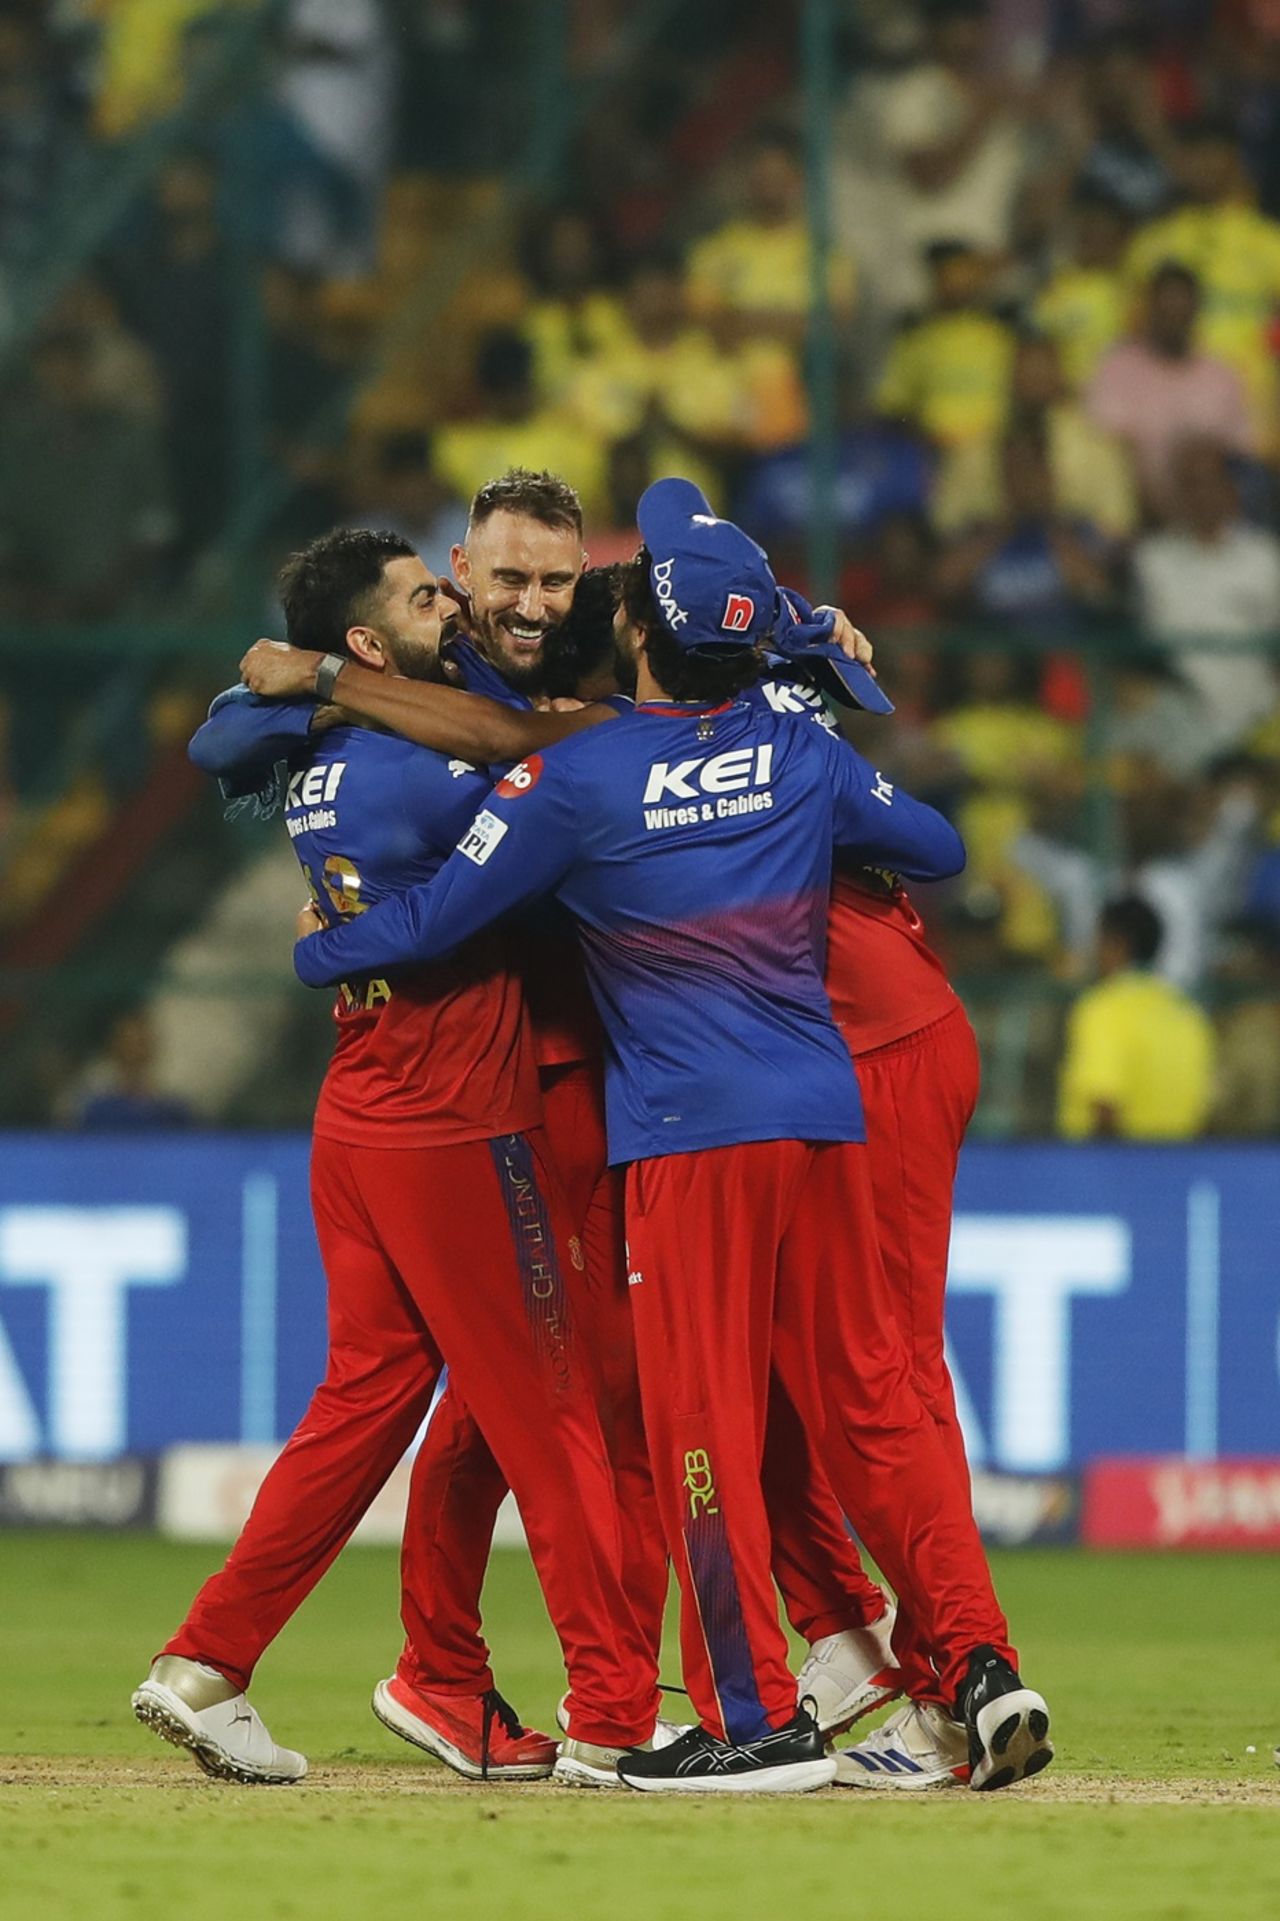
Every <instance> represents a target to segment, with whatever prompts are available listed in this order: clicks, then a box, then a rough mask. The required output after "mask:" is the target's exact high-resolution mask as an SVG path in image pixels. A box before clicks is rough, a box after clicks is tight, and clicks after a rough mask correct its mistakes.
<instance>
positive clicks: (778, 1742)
mask: <svg viewBox="0 0 1280 1921" xmlns="http://www.w3.org/2000/svg"><path fill="white" fill-rule="evenodd" d="M618 1778H619V1779H620V1780H621V1781H623V1782H625V1784H626V1785H627V1787H629V1788H640V1789H641V1790H643V1791H644V1792H645V1793H646V1794H809V1793H811V1792H812V1790H813V1789H814V1788H825V1787H827V1786H829V1785H830V1783H831V1782H832V1781H834V1780H835V1778H836V1764H835V1760H834V1757H833V1756H831V1755H829V1754H827V1753H825V1752H824V1750H823V1742H822V1736H821V1734H820V1733H819V1732H818V1724H817V1722H816V1721H815V1720H814V1718H813V1716H812V1715H811V1714H810V1713H809V1711H808V1709H807V1708H803V1707H802V1708H800V1709H799V1711H798V1712H797V1713H796V1714H795V1715H793V1716H792V1718H791V1720H790V1721H788V1722H787V1724H786V1726H785V1727H781V1728H775V1729H774V1730H773V1732H772V1734H766V1735H763V1736H762V1737H761V1739H760V1740H758V1741H744V1742H742V1743H741V1745H738V1744H737V1743H735V1742H733V1741H718V1740H717V1739H716V1737H715V1735H714V1734H708V1733H707V1731H706V1729H705V1728H698V1727H694V1728H690V1729H689V1732H688V1733H687V1734H682V1735H681V1737H680V1739H679V1740H678V1741H673V1742H672V1743H671V1745H670V1746H669V1747H665V1748H629V1749H628V1750H627V1752H626V1753H625V1754H624V1755H623V1757H622V1759H621V1760H620V1761H619V1762H618Z"/></svg>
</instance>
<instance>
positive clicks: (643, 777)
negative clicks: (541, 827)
mask: <svg viewBox="0 0 1280 1921" xmlns="http://www.w3.org/2000/svg"><path fill="white" fill-rule="evenodd" d="M807 732H808V730H801V729H798V728H796V727H795V726H794V725H792V724H791V723H790V722H789V721H786V720H783V719H782V718H780V717H779V716H776V715H771V714H767V713H760V712H758V711H753V709H752V708H750V707H749V706H747V705H746V704H745V703H743V702H732V703H728V704H726V705H725V706H724V707H721V708H716V709H710V710H708V709H705V708H703V709H693V710H691V709H687V708H678V707H673V706H667V705H665V704H654V703H650V704H646V705H643V706H641V707H638V708H637V709H636V710H635V712H634V713H633V714H630V715H627V716H625V717H623V718H622V719H621V720H619V721H617V722H615V723H611V724H610V725H608V726H605V727H601V728H598V729H596V730H594V732H593V733H592V734H591V735H580V736H578V737H577V738H576V739H575V740H574V741H572V742H570V743H567V744H566V745H565V746H564V747H561V748H560V749H557V750H556V753H555V756H554V757H548V762H547V765H548V767H549V768H550V766H551V764H552V760H553V759H554V763H555V768H556V771H557V773H559V772H560V770H561V769H563V771H564V773H565V774H566V775H567V776H568V782H567V787H566V792H567V794H568V795H569V796H570V797H571V804H572V806H573V807H574V809H575V810H576V817H577V828H578V834H577V840H578V858H577V860H576V862H575V866H574V869H573V872H572V873H571V875H570V876H569V878H568V879H567V880H566V882H565V883H564V885H563V886H562V887H561V889H560V897H561V899H562V900H564V901H565V903H566V904H567V905H568V906H569V907H570V908H571V910H572V911H573V913H574V914H575V916H576V917H577V918H578V921H579V925H580V931H581V938H582V942H583V948H584V951H585V955H586V961H587V970H588V974H589V977H590V980H591V985H592V990H593V992H594V994H595V996H596V1000H597V1004H598V1006H599V1008H600V1011H601V1014H602V1016H603V1018H604V1022H605V1027H606V1030H607V1032H608V1034H609V1040H610V1069H611V1071H610V1075H609V1135H610V1152H611V1157H612V1158H613V1159H615V1160H627V1159H635V1158H638V1157H642V1156H650V1155H654V1154H668V1153H676V1152H685V1151H689V1150H691V1149H695V1148H699V1147H706V1146H721V1145H728V1144H730V1143H733V1142H737V1141H744V1140H761V1139H788V1138H796V1139H811V1140H857V1139H861V1138H862V1114H861V1104H860V1101H859V1098H858V1091H857V1083H856V1081H855V1079H854V1076H853V1073H852V1070H851V1066H850V1062H849V1055H848V1051H847V1049H846V1048H845V1047H844V1045H843V1043H842V1042H841V1040H840V1037H839V1035H838V1034H837V1032H836V1029H835V1027H834V1025H833V1023H832V1019H831V1011H830V1005H829V1003H828V1000H827V996H826V993H825V990H824V988H823V985H822V977H821V966H822V948H823V938H824V926H825V919H826V912H827V898H828V889H829V885H830V871H831V842H832V819H833V801H832V792H831V784H830V777H829V772H828V767H829V762H828V760H827V757H826V756H825V755H824V754H822V753H815V752H812V751H811V750H810V747H809V743H808V740H807ZM537 772H538V770H535V778H536V777H537ZM515 778H516V779H517V780H518V779H519V778H520V773H519V770H517V775H516V776H515ZM499 792H500V793H501V792H502V789H501V787H500V788H499Z"/></svg>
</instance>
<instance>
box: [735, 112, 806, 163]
mask: <svg viewBox="0 0 1280 1921" xmlns="http://www.w3.org/2000/svg"><path fill="white" fill-rule="evenodd" d="M747 152H748V153H752V154H756V153H785V154H786V156H787V158H788V159H789V160H794V161H795V163H796V165H797V166H799V165H800V164H801V163H802V161H803V159H804V142H803V141H802V140H801V138H800V135H799V134H798V133H797V132H796V130H795V128H794V127H788V126H784V125H782V124H781V123H780V122H779V121H776V120H774V121H769V122H767V123H766V124H765V125H764V126H763V127H757V128H756V130H755V132H754V133H753V134H752V136H751V138H750V140H749V141H748V142H747Z"/></svg>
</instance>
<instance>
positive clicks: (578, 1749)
mask: <svg viewBox="0 0 1280 1921" xmlns="http://www.w3.org/2000/svg"><path fill="white" fill-rule="evenodd" d="M568 1701H569V1697H568V1695H567V1694H562V1695H561V1696H560V1699H559V1701H558V1703H557V1705H556V1726H557V1727H558V1728H559V1729H560V1731H561V1733H562V1734H564V1735H565V1736H566V1737H568V1734H569V1707H568ZM688 1732H689V1730H688V1728H687V1727H685V1726H683V1725H682V1724H681V1723H680V1722H679V1721H663V1720H658V1721H657V1722H655V1723H654V1729H653V1738H652V1740H649V1741H645V1742H644V1743H643V1744H642V1745H643V1746H644V1747H645V1748H669V1747H670V1746H671V1744H672V1742H673V1741H678V1740H680V1738H681V1736H682V1735H685V1734H687V1733H688ZM631 1751H632V1750H631V1748H629V1747H626V1748H602V1747H597V1746H596V1744H595V1743H594V1742H593V1741H574V1740H571V1739H568V1738H566V1739H565V1740H563V1741H562V1742H561V1743H560V1752H559V1755H558V1756H557V1758H556V1765H555V1767H554V1768H553V1769H552V1778H553V1779H554V1780H556V1781H560V1782H562V1783H565V1784H567V1785H568V1786H569V1787H576V1788H620V1787H622V1786H624V1783H623V1781H622V1780H621V1779H620V1777H619V1774H618V1759H619V1756H621V1755H623V1754H630V1753H631Z"/></svg>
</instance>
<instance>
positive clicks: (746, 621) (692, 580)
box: [636, 480, 779, 650]
mask: <svg viewBox="0 0 1280 1921" xmlns="http://www.w3.org/2000/svg"><path fill="white" fill-rule="evenodd" d="M636 520H637V523H638V524H639V528H640V536H641V539H642V540H643V541H644V544H645V546H646V547H647V548H648V549H649V555H650V560H651V565H650V568H649V580H650V584H651V586H652V588H653V595H654V599H655V601H656V602H657V605H658V611H659V613H660V615H661V617H662V624H663V626H664V627H665V628H666V629H667V632H668V633H669V634H670V635H671V636H672V638H673V639H674V640H678V641H679V643H680V645H681V646H682V647H687V648H689V649H691V650H692V649H696V648H701V647H754V646H755V645H756V644H757V642H759V641H762V640H766V639H768V637H769V635H770V634H771V633H772V632H773V631H774V628H775V627H776V626H777V624H778V618H779V599H778V583H777V581H776V580H775V579H774V577H773V569H772V567H770V565H769V560H768V556H767V555H766V553H765V551H764V549H763V547H758V546H757V545H756V543H755V541H754V540H752V539H751V537H750V535H749V534H744V533H743V531H742V529H741V527H735V526H734V524H733V522H732V521H731V520H721V519H720V518H719V517H718V516H717V515H716V514H715V513H713V512H712V509H711V505H710V502H709V501H708V500H707V497H706V495H705V494H704V493H703V492H702V490H701V488H700V487H695V486H694V484H693V482H692V481H691V480H655V481H654V483H653V485H652V486H651V487H646V488H645V490H644V492H643V493H642V494H641V496H640V505H639V506H638V508H637V509H636Z"/></svg>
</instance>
